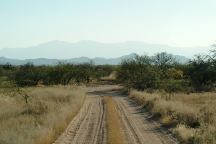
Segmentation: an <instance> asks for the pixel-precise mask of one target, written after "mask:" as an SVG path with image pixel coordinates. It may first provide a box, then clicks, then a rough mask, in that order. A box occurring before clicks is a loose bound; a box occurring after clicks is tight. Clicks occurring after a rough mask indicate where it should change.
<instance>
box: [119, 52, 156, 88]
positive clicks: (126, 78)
mask: <svg viewBox="0 0 216 144" xmlns="http://www.w3.org/2000/svg"><path fill="white" fill-rule="evenodd" d="M151 63H152V60H151V58H150V57H148V56H145V55H144V56H136V57H135V58H133V59H129V60H125V61H123V62H122V64H121V66H120V68H119V70H118V72H117V80H118V81H119V82H122V83H123V84H124V85H125V86H126V87H128V88H136V89H139V90H144V89H149V88H152V89H154V88H156V87H157V81H158V76H157V72H156V70H155V68H154V67H153V66H152V65H151Z"/></svg>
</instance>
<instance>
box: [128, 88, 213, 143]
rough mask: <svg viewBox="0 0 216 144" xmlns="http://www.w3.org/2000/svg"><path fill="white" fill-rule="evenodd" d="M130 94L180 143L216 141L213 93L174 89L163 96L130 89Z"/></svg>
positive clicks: (161, 93) (157, 93) (162, 94)
mask: <svg viewBox="0 0 216 144" xmlns="http://www.w3.org/2000/svg"><path fill="white" fill-rule="evenodd" d="M130 97H131V98H133V99H135V100H136V101H137V102H138V103H139V104H141V105H143V107H145V108H146V109H148V110H149V111H150V112H151V113H152V114H155V115H159V116H160V120H161V122H162V123H163V124H164V125H165V126H169V127H171V128H172V132H173V133H174V134H175V135H176V136H177V137H178V138H179V139H180V140H181V141H182V142H183V143H200V144H208V143H209V144H213V143H216V111H215V110H216V93H214V92H208V93H207V92H206V93H191V94H184V93H176V94H174V95H173V96H172V97H171V99H167V97H169V96H168V94H166V93H163V92H153V93H147V92H139V91H136V90H132V91H131V92H130Z"/></svg>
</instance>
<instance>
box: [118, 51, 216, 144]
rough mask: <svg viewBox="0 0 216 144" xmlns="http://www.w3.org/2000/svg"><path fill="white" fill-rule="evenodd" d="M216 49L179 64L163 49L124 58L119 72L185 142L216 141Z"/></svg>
mask: <svg viewBox="0 0 216 144" xmlns="http://www.w3.org/2000/svg"><path fill="white" fill-rule="evenodd" d="M215 56H216V51H215V50H212V51H211V53H209V55H198V56H196V57H195V58H194V59H192V60H191V61H189V62H188V63H187V64H179V63H178V62H177V61H175V59H174V58H173V57H172V56H171V55H169V54H167V53H165V52H163V53H158V54H156V55H155V56H153V57H149V56H146V55H144V56H137V57H136V58H133V59H129V60H126V61H123V62H122V64H121V65H120V68H119V69H118V72H117V80H118V81H119V82H120V83H122V84H123V85H124V86H125V88H126V90H127V92H128V93H129V97H131V98H132V99H134V100H136V101H137V102H138V103H139V104H140V105H142V106H143V108H144V109H145V110H147V111H149V112H151V113H152V117H153V118H155V119H158V120H160V122H161V123H162V124H163V125H164V126H165V127H167V128H169V129H170V131H171V132H172V133H173V134H174V135H175V136H176V137H177V138H178V139H179V140H180V141H181V142H182V143H189V144H190V143H191V144H213V143H216V112H215V108H216V107H215V105H216V93H215V84H216V57H215Z"/></svg>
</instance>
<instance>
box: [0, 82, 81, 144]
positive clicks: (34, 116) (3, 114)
mask: <svg viewBox="0 0 216 144" xmlns="http://www.w3.org/2000/svg"><path fill="white" fill-rule="evenodd" d="M27 92H28V95H30V98H29V103H28V104H26V103H25V101H24V100H23V99H22V98H21V97H19V96H17V97H16V96H15V97H11V96H7V95H3V94H2V93H1V95H0V128H1V131H0V144H50V143H52V142H53V141H54V140H55V139H56V138H57V136H58V135H59V134H60V133H61V132H62V131H63V130H64V129H65V128H66V126H67V124H68V123H69V122H70V121H71V119H72V118H73V117H74V116H75V115H76V113H77V112H78V111H79V109H80V107H81V106H82V104H83V101H84V99H85V91H84V88H81V87H63V86H55V87H32V88H27Z"/></svg>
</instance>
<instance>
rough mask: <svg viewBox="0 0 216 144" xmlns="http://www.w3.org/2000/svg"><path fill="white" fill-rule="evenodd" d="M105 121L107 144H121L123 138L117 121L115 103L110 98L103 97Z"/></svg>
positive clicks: (119, 123)
mask: <svg viewBox="0 0 216 144" xmlns="http://www.w3.org/2000/svg"><path fill="white" fill-rule="evenodd" d="M104 103H105V105H106V112H107V113H106V121H107V133H108V135H107V137H108V138H107V141H108V144H123V143H124V141H123V140H124V136H123V133H122V132H121V122H120V120H119V116H118V111H117V110H116V103H115V101H113V99H112V97H105V98H104Z"/></svg>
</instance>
